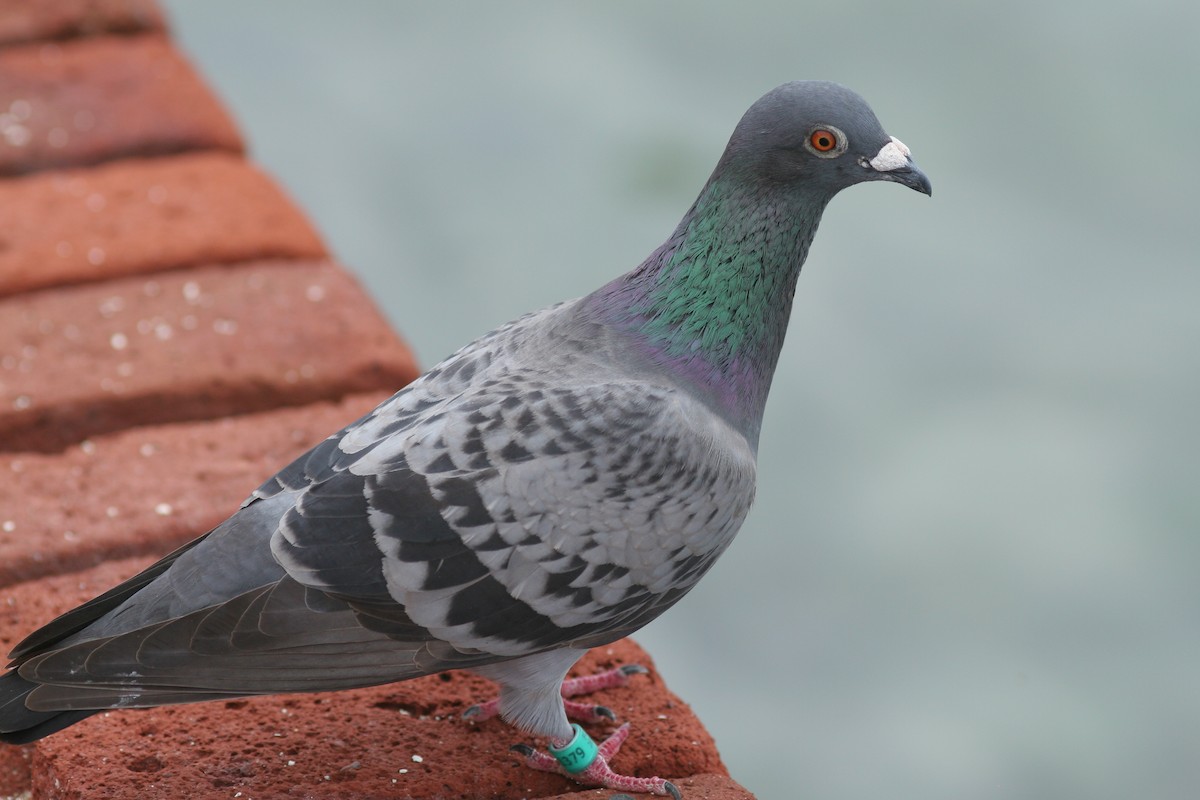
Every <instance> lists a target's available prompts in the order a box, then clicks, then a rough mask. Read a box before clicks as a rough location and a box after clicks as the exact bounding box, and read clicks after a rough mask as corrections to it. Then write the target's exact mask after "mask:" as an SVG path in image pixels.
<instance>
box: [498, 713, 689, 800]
mask: <svg viewBox="0 0 1200 800" xmlns="http://www.w3.org/2000/svg"><path fill="white" fill-rule="evenodd" d="M628 736H629V723H625V724H624V725H622V726H621V727H619V728H617V729H616V730H615V731H614V732H613V734H612V735H611V736H609V737H608V738H607V739H605V740H604V741H603V742H601V743H600V744H599V745H596V744H593V743H592V742H591V738H590V737H588V735H587V734H586V733H584V732H583V731H582V729H580V728H579V727H578V726H576V739H575V740H573V741H572V742H570V743H564V744H563V746H562V747H561V748H556V749H557V752H558V757H557V758H556V757H554V756H551V755H548V754H546V753H542V752H540V751H538V750H535V749H533V748H532V747H530V746H529V745H525V744H518V745H514V746H513V748H512V749H513V750H514V751H516V752H518V753H520V754H521V755H523V756H524V757H525V764H526V765H527V766H529V767H532V768H533V769H538V770H542V771H543V772H557V773H559V774H560V775H566V776H567V777H568V778H570V779H572V780H574V781H577V782H579V783H581V784H583V785H585V786H597V787H600V788H602V789H613V790H615V791H618V792H647V793H649V794H657V795H663V796H670V797H672V798H674V800H682V795H680V793H679V789H677V788H675V784H673V783H671V782H670V781H667V780H663V779H662V778H635V777H634V776H632V775H621V774H619V773H617V772H613V770H612V767H610V766H609V765H608V762H609V760H610V759H611V758H612V757H613V756H615V755H616V754H617V751H618V750H620V749H621V745H622V744H623V743H624V742H625V739H626V738H628ZM581 737H582V739H583V740H586V743H587V744H590V745H591V747H592V748H595V754H594V756H593V760H592V762H591V763H590V764H588V765H587V767H586V768H584V769H582V770H579V771H575V772H573V771H571V770H570V769H568V768H567V767H566V766H565V764H566V763H569V762H570V756H569V755H565V754H567V753H569V752H570V751H572V750H575V749H576V748H575V742H576V741H579V740H580V739H581Z"/></svg>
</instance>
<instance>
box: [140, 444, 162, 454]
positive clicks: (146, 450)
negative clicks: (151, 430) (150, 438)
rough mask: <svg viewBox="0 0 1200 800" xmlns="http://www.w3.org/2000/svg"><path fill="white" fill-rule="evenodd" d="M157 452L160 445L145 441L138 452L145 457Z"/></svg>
mask: <svg viewBox="0 0 1200 800" xmlns="http://www.w3.org/2000/svg"><path fill="white" fill-rule="evenodd" d="M157 452H158V447H157V446H155V445H153V444H151V443H150V442H144V443H143V444H142V446H141V447H139V448H138V453H140V454H141V455H142V456H143V457H144V458H149V457H150V456H152V455H154V454H155V453H157Z"/></svg>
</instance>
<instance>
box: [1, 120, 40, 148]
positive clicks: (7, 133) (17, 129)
mask: <svg viewBox="0 0 1200 800" xmlns="http://www.w3.org/2000/svg"><path fill="white" fill-rule="evenodd" d="M0 132H2V133H3V134H4V141H6V142H8V144H9V146H11V147H24V146H25V145H27V144H29V140H30V139H32V138H33V134H31V133H30V132H29V128H26V127H25V126H24V125H18V124H17V123H15V122H9V123H7V124H5V125H0Z"/></svg>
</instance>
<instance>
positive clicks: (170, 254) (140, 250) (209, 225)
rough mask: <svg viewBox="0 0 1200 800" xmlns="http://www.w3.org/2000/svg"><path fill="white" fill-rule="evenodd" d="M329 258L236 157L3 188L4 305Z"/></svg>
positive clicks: (149, 163) (67, 175)
mask: <svg viewBox="0 0 1200 800" xmlns="http://www.w3.org/2000/svg"><path fill="white" fill-rule="evenodd" d="M325 255H326V251H325V247H324V246H323V245H322V243H321V241H320V238H319V237H318V236H317V234H316V232H315V231H314V230H313V228H312V226H311V225H310V224H309V223H308V221H307V220H306V219H305V218H304V216H303V215H302V214H301V213H300V212H299V211H298V210H297V209H296V207H295V206H294V205H292V203H291V202H290V201H289V200H288V199H287V198H286V197H285V196H284V195H283V194H282V193H281V192H280V191H279V189H278V187H277V186H276V185H275V184H274V182H272V181H271V180H270V179H269V178H268V177H267V176H265V175H264V174H263V173H261V172H260V171H258V170H257V169H255V168H254V167H252V166H250V165H249V164H247V163H246V162H245V161H243V160H242V159H240V158H237V157H234V156H230V155H225V154H219V153H206V154H193V155H186V156H177V157H173V158H164V159H152V160H144V161H142V160H135V161H124V162H120V163H117V164H109V165H105V166H103V167H96V168H93V169H82V170H69V171H65V172H60V173H45V174H41V175H32V176H28V177H24V178H18V179H15V180H8V181H0V297H3V296H4V295H9V294H14V293H17V292H22V291H28V290H31V289H37V288H42V287H46V286H57V285H63V284H72V283H81V282H84V281H95V280H104V279H108V278H113V277H120V276H122V275H130V274H138V273H147V272H155V271H162V270H172V269H178V268H180V267H187V266H194V265H197V264H209V263H229V262H234V261H245V260H250V259H261V258H320V257H323V256H325Z"/></svg>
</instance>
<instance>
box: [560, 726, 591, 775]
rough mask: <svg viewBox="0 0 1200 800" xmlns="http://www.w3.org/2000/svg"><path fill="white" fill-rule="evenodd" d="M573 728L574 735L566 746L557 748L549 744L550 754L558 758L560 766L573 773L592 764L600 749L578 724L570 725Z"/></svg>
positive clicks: (581, 770)
mask: <svg viewBox="0 0 1200 800" xmlns="http://www.w3.org/2000/svg"><path fill="white" fill-rule="evenodd" d="M571 727H572V728H574V729H575V736H574V737H573V738H572V739H571V741H570V743H569V744H567V746H566V747H563V748H558V747H555V746H554V745H550V746H549V749H550V755H552V756H554V757H555V758H556V759H558V763H559V764H562V768H563V769H565V770H566V771H567V772H569V773H571V774H572V775H575V774H577V773H580V772H583V771H584V770H585V769H587V768H588V767H590V766H591V765H592V762H593V761H595V760H596V755H597V754H598V753H599V752H600V749H599V748H598V747H596V743H595V742H593V741H592V737H590V736H588V735H587V732H586V731H584V729H583V728H581V727H579V726H578V725H572V726H571Z"/></svg>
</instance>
